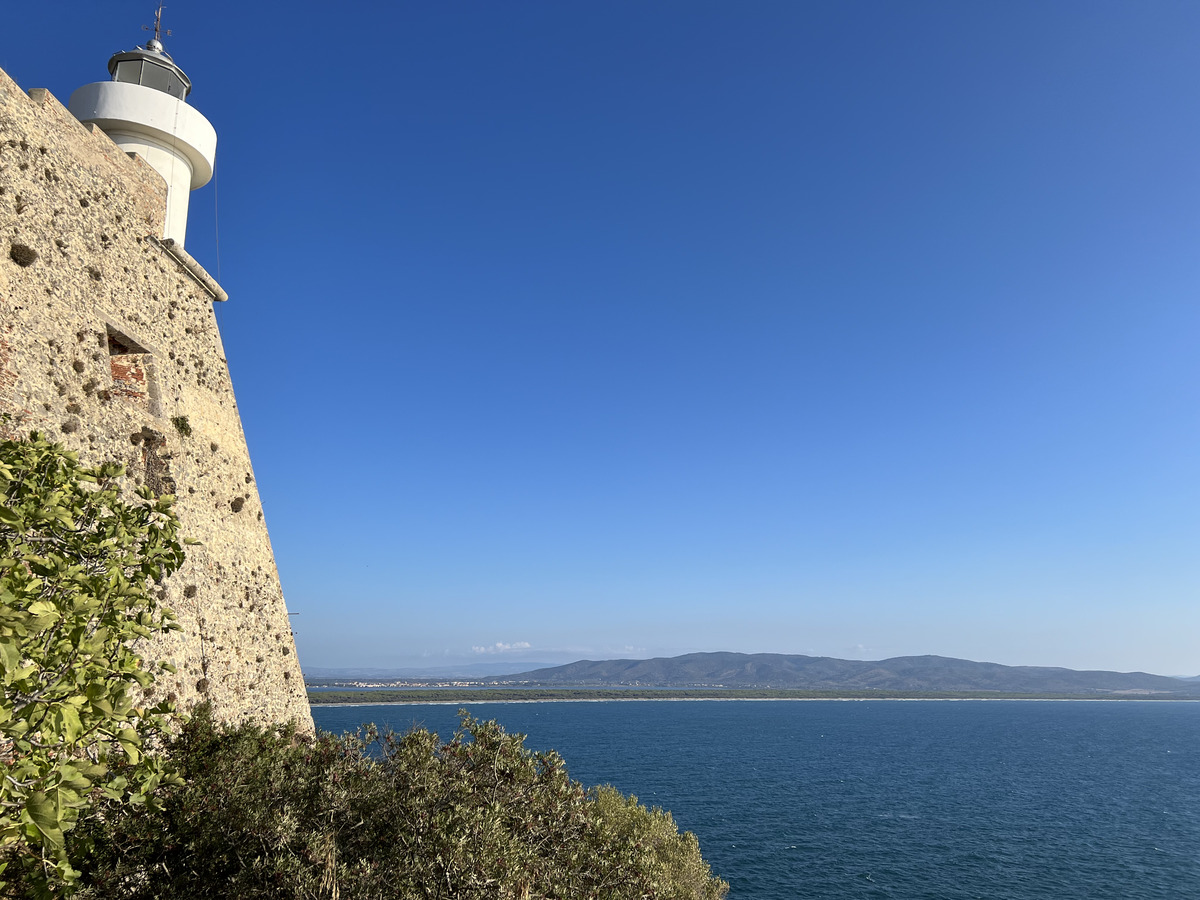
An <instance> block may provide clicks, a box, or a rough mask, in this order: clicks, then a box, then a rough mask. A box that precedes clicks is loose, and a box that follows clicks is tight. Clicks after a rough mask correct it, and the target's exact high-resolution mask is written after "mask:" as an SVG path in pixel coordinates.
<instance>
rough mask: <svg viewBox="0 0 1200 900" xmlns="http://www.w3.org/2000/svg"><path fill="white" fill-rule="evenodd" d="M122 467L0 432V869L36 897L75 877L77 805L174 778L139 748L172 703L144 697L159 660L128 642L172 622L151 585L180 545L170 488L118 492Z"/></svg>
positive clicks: (132, 793)
mask: <svg viewBox="0 0 1200 900" xmlns="http://www.w3.org/2000/svg"><path fill="white" fill-rule="evenodd" d="M122 474H123V469H122V468H121V466H119V465H116V464H112V463H109V464H105V465H101V466H98V467H96V468H91V469H88V468H84V467H82V466H80V465H79V460H78V458H77V457H76V455H75V454H74V453H69V452H67V451H66V450H64V449H63V448H62V447H61V446H59V445H57V444H52V443H50V442H49V441H47V440H45V439H43V438H42V437H41V436H40V435H38V434H36V433H35V434H32V435H31V436H30V438H29V440H27V441H0V869H3V870H4V873H3V876H2V877H3V878H5V879H14V878H16V879H19V882H20V887H21V889H22V890H24V891H26V892H28V893H30V894H32V895H34V896H53V895H55V893H57V892H61V891H63V890H66V889H67V887H69V885H70V884H71V882H72V881H73V879H74V878H75V875H76V872H75V870H74V869H73V868H72V865H71V856H70V853H69V851H68V846H67V837H68V834H69V832H70V831H71V829H72V828H73V827H75V825H76V823H77V822H78V821H79V819H80V816H81V815H84V814H86V813H87V812H88V811H89V810H94V809H95V808H97V806H98V805H100V804H101V803H105V802H108V803H130V804H137V805H142V804H145V803H146V802H147V800H148V799H149V797H150V794H151V792H152V791H153V790H154V789H155V788H156V787H157V786H158V785H159V784H160V783H161V782H165V781H171V780H174V779H175V776H174V775H173V774H172V773H171V770H170V768H169V767H168V766H167V765H166V764H165V761H164V759H163V758H162V757H161V756H156V755H149V756H148V755H145V754H144V753H143V752H142V751H143V742H144V741H146V740H147V739H150V738H151V737H152V736H153V735H155V734H157V733H159V732H161V731H162V730H163V729H164V728H167V727H169V725H170V723H171V721H172V710H171V707H170V705H169V704H167V703H161V704H159V705H157V706H152V707H149V708H147V705H146V701H145V700H144V699H143V695H142V693H141V691H142V690H145V689H149V688H150V687H151V685H152V683H153V681H154V675H155V673H156V672H158V671H159V670H160V669H161V668H162V667H161V666H159V665H149V664H147V663H146V662H145V661H144V660H142V659H141V658H140V657H139V656H138V654H137V652H136V650H135V649H134V647H133V646H132V645H131V642H132V641H134V640H135V639H137V638H145V637H149V636H151V635H153V634H157V633H159V632H162V631H165V630H167V629H169V628H172V627H173V624H172V619H171V616H170V613H168V612H167V611H166V610H163V609H161V608H159V607H158V605H157V602H156V600H155V596H154V587H155V585H156V584H157V583H158V582H161V581H162V580H163V579H164V578H166V577H167V576H168V575H169V574H170V573H172V572H174V571H175V570H176V569H178V567H179V566H180V564H181V563H182V561H183V548H182V546H181V545H180V542H179V541H178V539H177V537H176V529H177V526H178V523H177V521H176V519H175V515H174V513H173V512H172V510H171V499H170V498H169V497H168V498H157V499H156V498H155V497H153V496H152V495H151V493H150V491H149V489H146V488H143V489H141V490H140V491H139V492H138V495H137V497H136V498H134V499H132V500H130V499H126V498H124V497H122V495H121V485H120V478H121V475H122ZM114 761H117V762H119V764H120V765H119V768H120V771H119V772H117V771H115V770H114V766H113V765H112V764H113V762H114ZM4 887H5V885H4V882H2V881H0V889H3V888H4ZM9 887H10V889H13V890H15V889H16V888H14V887H12V886H11V885H10V886H9Z"/></svg>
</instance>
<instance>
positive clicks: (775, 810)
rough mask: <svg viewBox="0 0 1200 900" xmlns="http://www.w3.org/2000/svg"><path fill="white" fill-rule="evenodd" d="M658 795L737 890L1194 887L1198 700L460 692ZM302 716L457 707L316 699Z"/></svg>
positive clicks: (1199, 856) (481, 708)
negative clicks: (498, 696)
mask: <svg viewBox="0 0 1200 900" xmlns="http://www.w3.org/2000/svg"><path fill="white" fill-rule="evenodd" d="M465 705H466V706H467V707H468V708H469V709H470V710H471V712H472V714H474V715H475V716H477V717H479V718H488V719H497V720H498V721H499V722H500V723H501V724H502V725H503V726H504V727H505V728H506V729H507V730H508V731H513V732H521V733H523V734H526V735H528V738H527V741H526V745H527V746H528V747H530V748H532V749H538V750H548V749H555V750H558V751H559V752H560V753H561V754H562V756H563V757H564V758H565V759H566V761H567V767H568V769H569V770H570V772H571V775H572V777H573V778H575V779H577V780H579V781H582V782H583V783H585V784H602V783H609V784H612V785H614V786H615V787H617V788H619V789H620V790H622V791H624V792H625V793H633V794H636V795H637V796H638V798H639V799H640V800H641V801H642V802H643V803H646V804H648V805H657V806H662V807H664V808H666V809H669V810H670V811H671V812H672V814H673V815H674V816H675V819H676V821H677V822H678V823H679V825H680V826H681V827H682V828H684V829H686V830H689V831H692V832H695V834H696V836H697V837H698V838H699V839H700V846H701V849H702V850H703V852H704V855H705V858H706V859H708V860H709V862H711V863H712V865H713V869H714V871H715V872H717V873H718V874H719V875H721V876H722V877H723V878H725V879H726V880H727V881H729V883H730V886H731V890H730V897H731V898H734V900H783V898H788V900H792V898H829V900H833V898H837V900H875V898H880V900H883V898H895V900H975V898H986V900H1071V898H1080V900H1083V898H1087V900H1106V898H1111V900H1160V898H1161V900H1189V898H1200V703H1173V702H1137V701H1123V702H1091V703H1089V702H1069V701H1064V702H1053V701H1047V702H1027V701H1025V702H1023V701H954V702H947V701H861V702H829V701H825V702H821V701H686V702H680V701H664V700H651V701H627V700H626V701H611V702H551V703H472V704H465ZM313 716H314V718H315V719H316V721H317V725H318V726H319V727H321V728H324V729H326V730H329V731H335V732H340V731H345V730H352V729H354V728H355V727H357V726H358V725H359V724H361V723H362V722H367V721H373V722H376V723H378V724H380V725H385V724H386V725H389V726H391V727H393V728H395V729H397V730H404V729H407V728H408V727H410V726H411V725H413V724H423V725H425V726H426V727H428V728H430V729H432V730H434V731H437V732H438V733H439V734H441V735H442V736H443V737H447V736H448V735H450V734H451V733H452V732H453V730H454V727H455V725H456V721H457V720H456V707H453V706H429V705H394V706H358V707H323V706H317V707H314V708H313Z"/></svg>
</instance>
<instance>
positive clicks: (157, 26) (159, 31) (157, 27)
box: [142, 3, 171, 44]
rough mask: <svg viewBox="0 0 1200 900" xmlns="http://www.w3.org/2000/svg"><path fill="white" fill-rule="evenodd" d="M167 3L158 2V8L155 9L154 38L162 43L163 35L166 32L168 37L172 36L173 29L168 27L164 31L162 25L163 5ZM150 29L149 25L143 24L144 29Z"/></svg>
mask: <svg viewBox="0 0 1200 900" xmlns="http://www.w3.org/2000/svg"><path fill="white" fill-rule="evenodd" d="M165 5H166V4H163V3H160V4H158V9H156V10H155V11H154V39H155V40H156V41H158V42H159V43H160V44H161V43H162V36H163V35H164V34H165V35H166V36H167V37H170V36H171V29H169V28H168V29H167V30H166V31H163V27H162V11H163V7H164V6H165ZM149 30H150V26H149V25H143V26H142V31H149Z"/></svg>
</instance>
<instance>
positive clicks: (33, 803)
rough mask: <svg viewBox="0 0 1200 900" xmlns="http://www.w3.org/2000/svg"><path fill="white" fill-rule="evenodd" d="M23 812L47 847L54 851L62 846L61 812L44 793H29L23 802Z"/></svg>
mask: <svg viewBox="0 0 1200 900" xmlns="http://www.w3.org/2000/svg"><path fill="white" fill-rule="evenodd" d="M25 812H26V813H28V815H29V819H30V821H32V822H33V824H34V826H35V827H36V828H37V830H38V832H39V833H40V834H41V835H42V837H43V839H44V840H45V842H46V844H47V845H48V846H50V847H53V848H56V849H57V848H61V847H62V846H63V844H64V839H63V832H62V825H61V810H60V809H59V808H58V807H57V805H56V804H54V803H52V802H51V801H50V799H49V798H48V797H47V796H46V795H45V794H44V793H42V792H41V791H34V792H33V793H31V794H30V795H29V797H28V799H27V800H26V801H25Z"/></svg>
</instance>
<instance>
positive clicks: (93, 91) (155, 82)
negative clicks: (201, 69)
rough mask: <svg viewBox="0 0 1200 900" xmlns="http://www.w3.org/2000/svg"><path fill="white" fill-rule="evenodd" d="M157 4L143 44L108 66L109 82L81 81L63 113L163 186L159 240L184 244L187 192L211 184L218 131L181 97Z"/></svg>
mask: <svg viewBox="0 0 1200 900" xmlns="http://www.w3.org/2000/svg"><path fill="white" fill-rule="evenodd" d="M161 25H162V7H161V6H160V7H159V9H158V14H157V15H156V16H155V19H154V37H153V38H152V39H151V40H149V41H147V42H146V46H145V47H139V48H137V49H136V50H130V51H128V52H125V53H117V54H115V55H114V56H113V58H112V59H110V60H109V61H108V72H109V74H110V75H111V76H112V80H111V81H99V82H96V83H94V84H85V85H84V86H83V87H81V88H79V90H77V91H75V93H73V94H72V95H71V99H70V101H69V103H68V104H67V108H68V109H69V110H70V111H71V114H72V115H74V116H75V118H77V119H79V121H81V122H83V123H84V124H85V125H88V124H92V123H94V124H96V125H98V126H99V127H100V129H101V130H102V131H103V132H104V133H105V134H107V135H108V136H109V137H110V138H112V140H113V142H114V143H115V144H116V145H117V146H118V147H120V148H121V149H122V150H124V151H126V152H127V153H137V154H138V155H139V156H141V157H142V158H143V159H145V160H146V162H148V163H149V164H150V165H151V166H153V167H154V170H155V171H156V172H158V174H160V175H161V176H162V177H163V178H164V179H165V180H166V182H167V216H166V227H165V228H164V229H163V235H162V236H163V237H164V238H173V239H174V240H175V242H176V244H178V245H179V246H183V239H184V235H185V234H186V232H187V211H188V194H189V193H190V192H191V191H193V190H195V189H196V188H198V187H202V186H203V185H205V184H208V180H209V179H210V178H212V172H213V161H214V159H215V158H216V153H217V133H216V131H214V130H213V127H212V125H211V124H209V121H208V119H206V118H204V116H202V115H200V113H198V112H196V110H194V109H192V108H191V107H190V106H188V105H187V104H186V103H185V102H184V99H185V98H186V97H187V95H188V94H190V93H191V92H192V82H191V80H190V79H189V78H188V77H187V75H185V74H184V73H183V70H182V69H181V68H179V66H177V65H175V61H174V60H173V59H171V55H170V54H169V53H167V51H166V50H164V49H163V45H162V39H161V38H162V28H161Z"/></svg>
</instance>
